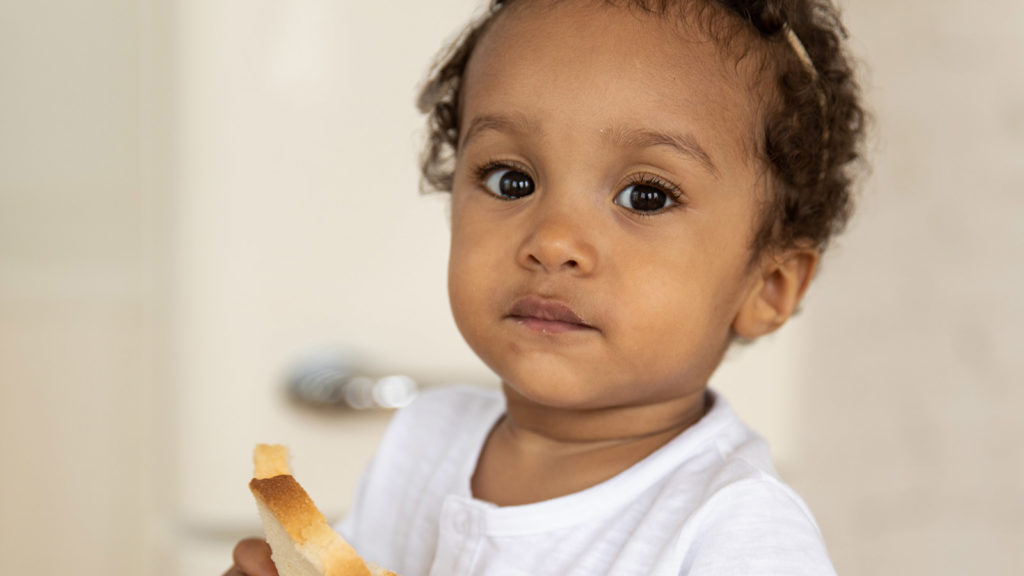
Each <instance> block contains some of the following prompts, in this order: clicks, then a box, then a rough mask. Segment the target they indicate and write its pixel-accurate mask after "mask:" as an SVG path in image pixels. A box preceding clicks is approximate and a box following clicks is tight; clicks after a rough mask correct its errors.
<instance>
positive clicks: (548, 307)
mask: <svg viewBox="0 0 1024 576" xmlns="http://www.w3.org/2000/svg"><path fill="white" fill-rule="evenodd" d="M508 317H509V318H511V319H513V320H515V321H517V322H519V323H521V324H522V325H524V326H526V327H527V328H531V329H534V330H538V331H541V332H548V333H563V332H569V331H573V330H594V329H595V328H594V327H593V326H591V325H589V324H587V323H586V322H584V321H583V319H582V318H580V316H579V315H578V314H576V312H575V311H573V309H572V308H570V307H569V306H568V305H566V304H563V303H562V302H559V301H557V300H548V299H544V298H538V297H536V296H528V297H526V298H520V299H519V300H517V301H516V302H515V304H513V305H512V309H511V310H509V313H508Z"/></svg>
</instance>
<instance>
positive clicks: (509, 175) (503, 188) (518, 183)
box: [484, 168, 534, 200]
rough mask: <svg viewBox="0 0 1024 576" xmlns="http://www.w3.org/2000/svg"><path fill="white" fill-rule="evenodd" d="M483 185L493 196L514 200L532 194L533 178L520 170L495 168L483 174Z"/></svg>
mask: <svg viewBox="0 0 1024 576" xmlns="http://www.w3.org/2000/svg"><path fill="white" fill-rule="evenodd" d="M484 177H485V178H486V179H485V180H484V186H485V187H486V188H487V189H488V190H489V191H491V193H493V194H494V195H495V196H498V197H500V198H504V199H507V200H515V199H517V198H522V197H524V196H529V195H530V194H533V188H534V184H533V179H532V178H530V177H529V176H528V175H526V174H525V173H524V172H522V171H521V170H516V169H514V168H496V169H492V170H489V171H488V172H487V173H485V174H484Z"/></svg>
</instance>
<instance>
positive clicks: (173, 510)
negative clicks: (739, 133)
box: [0, 0, 1024, 576]
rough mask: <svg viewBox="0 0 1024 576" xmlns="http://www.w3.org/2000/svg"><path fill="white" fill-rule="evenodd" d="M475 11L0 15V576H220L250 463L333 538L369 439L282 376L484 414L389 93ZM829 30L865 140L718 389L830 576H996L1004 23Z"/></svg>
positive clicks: (1018, 518) (214, 5) (1000, 507)
mask: <svg viewBox="0 0 1024 576" xmlns="http://www.w3.org/2000/svg"><path fill="white" fill-rule="evenodd" d="M477 5H478V4H477V2H476V1H475V0H444V1H441V0H436V1H432V2H419V1H412V0H404V1H402V2H388V3H384V2H351V1H346V2H343V1H330V0H292V1H290V2H276V1H270V0H259V1H242V0H220V1H217V2H210V1H208V0H181V1H178V2H172V1H170V0H142V1H139V0H136V1H131V0H94V1H93V2H89V3H84V2H77V1H71V0H50V1H47V2H15V1H13V0H0V83H2V84H0V463H2V469H3V473H2V474H0V495H2V496H0V498H2V509H3V513H2V514H0V541H2V542H4V543H5V545H4V553H3V554H0V573H3V574H40V575H49V574H53V575H56V574H77V575H80V576H89V575H96V576H100V575H104V576H105V575H109V574H152V575H161V576H163V575H178V574H180V575H182V576H184V575H192V576H198V575H199V574H220V573H221V572H223V570H224V569H225V568H226V567H227V564H228V562H229V550H230V548H231V544H232V542H233V541H234V540H235V539H237V538H238V537H239V536H241V535H245V534H252V533H255V532H256V531H257V530H258V526H257V524H256V516H255V509H254V507H253V506H252V503H251V502H250V500H249V495H248V491H247V490H246V488H245V483H246V482H247V479H248V475H249V462H248V454H249V450H250V449H251V445H252V443H253V442H256V441H268V440H272V441H283V442H287V443H289V444H291V445H292V446H293V449H294V452H295V454H296V457H295V465H296V469H297V471H298V472H297V473H298V474H299V475H300V479H301V480H302V481H303V482H304V483H305V484H306V485H307V487H308V488H309V490H310V492H311V493H313V495H314V497H316V498H317V500H318V501H320V502H321V504H322V505H323V507H324V508H325V509H326V510H327V511H328V513H329V514H330V515H332V516H336V515H339V514H341V513H342V512H343V511H344V509H345V506H346V502H347V500H348V499H349V497H350V496H351V490H352V485H353V482H354V479H355V477H356V475H357V474H358V471H359V469H360V468H361V466H362V464H363V463H364V462H365V461H366V459H367V458H368V457H369V455H370V454H371V453H372V450H373V444H374V442H375V439H376V437H377V435H378V434H379V431H380V429H381V428H382V426H383V424H384V420H385V419H384V418H383V417H375V416H373V415H366V416H360V417H358V418H353V417H351V416H346V415H340V414H324V413H313V412H310V411H308V410H305V409H300V408H296V407H295V406H293V405H289V404H287V403H284V402H282V401H281V377H282V374H283V372H284V371H285V370H286V369H287V367H288V366H289V365H290V364H291V363H292V362H294V361H295V360H296V359H298V358H301V357H302V356H303V355H304V354H307V353H309V352H311V351H316V350H320V349H323V348H331V349H347V350H350V351H352V352H354V353H355V354H357V355H358V357H359V358H361V359H362V361H363V362H364V363H365V364H366V365H367V366H368V367H371V369H373V370H380V371H405V372H408V373H411V374H414V375H415V376H417V377H420V378H424V379H427V380H432V381H448V380H453V379H456V380H466V381H471V382H476V383H480V384H483V385H488V384H493V382H492V379H491V378H490V377H489V376H488V375H487V373H486V371H484V370H483V369H482V368H481V367H480V366H479V364H478V363H477V362H476V360H475V359H474V358H473V357H472V355H471V354H470V353H469V352H468V351H467V350H466V349H465V347H464V345H463V344H462V343H461V341H460V340H459V338H458V336H457V333H456V332H455V329H454V326H453V325H452V323H451V321H450V319H449V317H448V312H447V301H446V297H445V293H444V265H445V264H444V263H445V251H446V242H447V226H446V222H445V205H444V199H443V198H419V197H417V195H416V192H415V190H416V178H417V176H416V167H415V163H416V162H415V159H416V153H417V145H418V141H419V140H418V134H419V133H420V130H421V128H420V126H421V122H420V119H419V117H418V116H417V114H416V113H415V111H414V109H413V106H412V101H413V98H414V94H415V87H416V85H417V84H418V83H419V81H420V80H421V79H422V77H423V74H424V71H425V69H426V67H427V65H428V63H429V62H430V61H431V59H432V56H433V54H434V53H435V51H436V50H437V49H438V47H439V46H440V44H441V41H442V39H444V38H447V37H449V36H450V35H451V34H452V33H453V32H454V31H456V30H457V28H458V26H459V25H460V24H461V22H463V21H464V20H465V18H466V16H467V15H468V14H470V13H472V11H473V10H474V8H475V7H476V6H477ZM984 6H985V9H984V10H981V9H980V8H979V4H978V3H976V2H969V1H967V0H949V1H945V2H934V1H931V2H928V1H924V0H914V1H904V2H899V3H894V2H882V1H879V0H875V1H861V2H848V3H847V5H846V14H847V18H848V24H849V27H850V29H851V32H852V33H853V36H854V41H853V47H854V49H855V50H856V52H857V53H858V54H860V55H862V56H863V57H864V58H865V60H866V67H865V68H866V70H865V71H866V73H867V74H866V76H865V82H864V84H865V88H866V92H867V97H868V99H869V102H870V103H871V106H872V108H873V110H874V113H875V127H874V135H873V138H872V144H871V157H872V160H873V163H874V171H873V174H872V175H871V176H870V178H869V179H868V180H867V181H866V183H865V186H864V192H863V196H862V201H861V206H860V211H859V213H858V215H857V218H856V219H855V221H854V224H853V226H852V227H851V229H850V230H849V232H848V234H846V235H845V236H844V237H843V238H842V239H841V241H840V243H839V244H838V245H837V246H836V249H835V250H834V252H833V253H831V254H830V255H829V258H828V260H827V261H826V266H825V269H824V272H823V273H822V275H821V277H820V278H819V281H818V283H817V284H816V285H815V286H814V287H813V289H812V291H811V294H810V296H809V298H808V301H807V302H806V305H805V312H804V314H803V315H802V316H801V317H799V318H798V319H797V320H796V321H795V322H794V323H793V324H792V325H790V326H788V327H787V328H786V329H785V330H783V332H782V333H780V334H778V335H777V336H775V337H772V338H771V339H769V340H767V341H765V342H761V343H758V344H757V345H756V346H754V347H752V348H750V349H746V350H739V351H736V352H737V353H736V354H733V355H732V357H731V358H730V359H729V360H728V362H727V364H726V365H725V366H724V367H723V370H722V372H721V373H720V374H719V375H718V376H717V381H718V383H717V386H718V387H719V388H720V389H721V390H723V391H724V393H725V394H726V396H727V397H728V398H729V399H730V400H731V401H732V402H733V404H734V405H735V406H736V407H737V409H738V410H739V411H740V413H741V414H743V415H744V416H745V417H746V418H747V419H748V420H749V421H750V422H751V423H752V424H753V425H754V426H755V427H756V428H758V429H759V430H761V431H762V432H763V433H764V434H765V435H766V436H768V438H769V440H770V441H771V442H772V444H773V447H774V451H775V454H776V456H777V459H778V461H779V464H780V468H781V469H782V472H783V474H784V476H785V477H786V478H787V479H788V480H789V481H790V482H791V483H792V484H793V485H794V486H795V487H796V488H797V489H798V491H800V492H801V493H802V494H803V495H804V496H805V498H806V499H807V500H808V502H809V503H810V505H811V508H812V509H813V510H814V511H815V513H816V515H817V517H818V519H819V521H820V524H821V526H822V530H823V531H824V533H825V537H826V541H827V542H828V544H829V547H830V549H831V551H832V555H833V559H834V561H835V564H836V567H837V569H838V570H839V572H840V573H841V574H879V575H881V574H887V575H888V574H892V575H903V574H936V575H945V574H949V575H953V574H1018V573H1021V572H1022V571H1024V546H1021V542H1024V448H1022V443H1021V440H1022V439H1024V418H1021V417H1020V412H1021V411H1022V410H1024V386H1022V384H1024V362H1022V359H1021V354H1020V352H1019V350H1020V349H1021V338H1020V337H1019V336H1018V335H1017V332H1018V330H1019V327H1020V326H1022V325H1024V303H1022V300H1021V297H1020V295H1021V294H1024V226H1021V225H1020V223H1019V222H1018V220H1019V219H1020V218H1021V216H1024V195H1022V194H1021V190H1022V188H1024V33H1022V32H1024V4H1021V3H1019V2H1013V1H1010V0H1000V1H993V2H987V3H985V4H984Z"/></svg>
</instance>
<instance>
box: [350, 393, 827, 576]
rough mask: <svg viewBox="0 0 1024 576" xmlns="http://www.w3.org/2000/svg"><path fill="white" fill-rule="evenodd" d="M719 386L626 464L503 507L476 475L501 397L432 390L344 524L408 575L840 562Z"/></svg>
mask: <svg viewBox="0 0 1024 576" xmlns="http://www.w3.org/2000/svg"><path fill="white" fill-rule="evenodd" d="M712 398H713V403H712V407H711V410H710V411H709V412H708V414H707V415H705V416H704V418H702V419H701V420H700V421H699V422H698V423H697V424H695V425H694V426H692V427H690V428H689V429H687V430H686V431H684V432H683V433H682V434H680V435H679V436H677V437H676V438H674V439H673V440H672V441H670V442H669V443H668V444H666V445H665V446H663V447H662V448H660V449H659V450H658V451H656V452H655V453H653V454H651V455H650V456H648V457H647V458H645V459H644V460H642V461H640V462H639V463H637V464H636V465H634V466H632V467H631V468H629V469H628V470H626V471H624V472H622V473H621V474H619V475H618V476H615V477H614V478H612V479H610V480H607V481H605V482H602V483H601V484H598V485H596V486H593V487H591V488H588V489H586V490H583V491H581V492H577V493H575V494H570V495H568V496H563V497H560V498H555V499H553V500H547V501H544V502H538V503H535V504H528V505H524V506H507V507H498V506H495V505H494V504H491V503H488V502H483V501H480V500H477V499H474V498H473V496H472V494H471V492H470V479H471V478H472V475H473V470H474V469H475V467H476V462H477V457H478V456H479V454H480V451H481V449H482V448H483V445H484V441H485V440H486V438H487V435H488V434H489V432H490V430H491V429H492V428H493V426H494V424H495V423H496V422H497V421H498V419H499V418H500V417H501V415H502V414H503V413H504V409H505V404H504V399H503V397H502V396H501V394H500V393H498V392H497V391H490V390H483V389H477V388H470V387H457V388H446V389H440V390H436V391H431V392H428V393H425V394H423V395H421V396H420V397H419V398H418V399H417V400H416V401H415V402H413V403H412V405H410V406H409V407H407V408H405V409H403V410H401V411H399V412H398V413H397V414H396V415H395V417H394V420H393V422H392V424H391V426H390V427H389V429H388V431H387V433H386V434H385V436H384V439H383V442H382V444H381V447H380V449H379V451H378V452H377V455H376V457H375V458H374V461H373V463H372V464H371V465H370V467H369V468H368V470H367V471H366V472H365V474H364V475H363V478H362V481H361V484H360V488H359V492H358V494H357V496H356V500H355V503H354V504H353V508H352V511H351V513H350V515H349V517H348V518H346V520H345V521H344V522H343V523H342V524H341V525H340V526H339V531H340V532H341V533H342V535H343V536H344V537H345V538H346V539H347V540H348V541H349V542H351V543H352V545H353V546H354V547H355V548H356V550H358V551H359V553H360V554H362V555H363V556H364V557H365V558H367V559H368V560H371V561H373V562H376V563H378V564H380V565H382V566H384V567H386V568H388V569H390V570H394V571H395V572H397V573H398V574H400V575H401V576H425V575H427V574H430V575H431V576H470V575H473V576H483V575H487V576H547V575H551V576H556V575H557V576H583V575H587V576H597V575H609V576H611V575H614V576H634V575H635V576H652V575H655V576H670V575H671V576H675V575H679V574H686V575H690V576H698V575H700V576H704V575H716V576H717V575H723V576H724V575H736V576H740V575H742V576H756V575H761V574H764V575H768V574H771V575H815V576H818V575H822V576H824V575H834V574H835V571H834V569H833V568H832V564H831V563H830V561H829V559H828V553H827V552H826V550H825V544H824V542H823V540H822V537H821V533H820V532H819V531H818V527H817V525H816V524H815V522H814V518H813V517H812V516H811V513H810V512H809V511H808V510H807V507H806V506H805V505H804V503H803V501H802V500H801V499H800V497H799V496H797V495H796V494H795V493H794V492H793V491H792V490H791V489H790V488H789V487H787V486H786V485H784V484H783V483H782V482H781V481H780V480H779V478H778V475H777V474H776V472H775V470H774V467H773V466H772V463H771V459H770V456H769V452H768V446H767V444H766V443H765V442H764V440H762V439H761V438H760V437H759V436H757V435H756V434H755V433H754V432H752V431H751V430H750V429H749V428H747V427H746V426H745V425H744V424H743V423H742V422H741V421H740V420H739V418H737V416H736V414H735V413H734V412H733V411H732V409H731V408H730V407H729V406H728V404H727V403H726V402H725V400H724V399H722V398H721V397H718V396H716V395H714V394H712Z"/></svg>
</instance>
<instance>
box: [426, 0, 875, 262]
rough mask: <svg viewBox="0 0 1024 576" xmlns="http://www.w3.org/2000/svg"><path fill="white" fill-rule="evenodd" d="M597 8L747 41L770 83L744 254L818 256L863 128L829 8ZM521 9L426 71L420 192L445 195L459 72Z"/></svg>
mask: <svg viewBox="0 0 1024 576" xmlns="http://www.w3.org/2000/svg"><path fill="white" fill-rule="evenodd" d="M604 1H605V2H607V3H610V4H617V5H626V6H629V7H631V8H635V9H640V10H643V11H647V12H652V13H656V14H662V15H664V14H665V13H666V12H667V11H668V10H669V9H670V8H679V9H682V8H691V7H695V8H698V10H697V13H699V14H702V15H704V16H710V17H704V18H702V22H703V23H704V24H705V27H706V28H707V29H708V31H709V32H710V33H712V34H713V35H714V37H715V38H716V39H717V40H719V41H720V42H723V43H727V44H729V45H730V48H733V47H734V45H733V40H736V39H737V37H739V36H747V37H748V38H747V42H745V43H741V44H743V46H742V49H743V50H742V53H741V54H738V57H739V58H744V57H746V56H747V55H749V54H750V53H753V54H755V55H756V56H757V57H758V58H760V59H761V63H762V66H761V70H762V72H763V73H764V74H768V75H770V76H768V77H767V78H762V82H763V81H764V80H768V84H765V85H766V86H769V87H772V86H774V90H773V91H772V92H773V93H771V94H769V95H768V97H767V99H766V100H767V101H766V102H765V105H766V109H765V110H763V111H762V114H761V116H760V118H761V122H762V125H761V126H759V127H757V132H756V134H758V136H757V139H758V140H760V141H759V142H755V145H756V150H757V153H758V154H759V155H760V156H761V157H762V160H763V161H764V164H765V165H766V166H767V167H768V168H769V171H768V173H769V176H770V178H769V187H768V190H769V193H768V194H767V195H766V197H765V199H764V202H763V206H762V210H761V221H760V222H759V224H758V228H757V230H756V232H755V235H754V238H753V245H752V250H753V253H754V255H755V256H756V255H758V254H760V253H761V252H762V251H763V250H764V249H765V248H787V247H794V246H810V247H814V248H817V249H819V250H824V249H825V248H826V247H827V245H828V243H829V241H830V239H831V238H833V237H834V236H835V235H836V234H837V233H839V232H840V231H841V230H842V229H843V227H844V226H845V224H846V221H847V220H848V218H849V216H850V213H851V211H852V199H851V185H852V182H853V176H854V167H855V166H856V165H857V164H858V162H857V160H858V159H859V158H860V147H861V144H862V141H863V136H864V123H865V112H864V110H863V109H862V107H861V104H860V89H859V87H858V85H857V83H856V80H855V78H854V73H853V65H852V62H851V59H850V57H849V56H848V55H847V53H846V51H845V49H844V47H843V42H844V40H845V39H846V37H847V33H846V30H845V28H844V27H843V24H842V22H841V21H840V18H839V13H838V11H837V9H836V8H835V7H834V6H833V5H832V4H831V3H830V2H829V0H747V1H744V0H689V2H687V1H686V0H604ZM520 2H522V0H492V3H491V5H490V7H489V9H488V11H487V12H486V13H484V14H483V16H482V17H480V18H479V19H478V20H476V21H475V22H473V23H472V24H471V25H470V26H469V27H468V28H467V29H466V30H465V31H464V32H463V33H462V35H461V36H460V37H459V38H458V39H457V40H456V41H455V42H453V43H452V44H451V45H450V46H449V47H448V49H447V50H446V51H445V52H443V53H442V54H441V56H440V58H439V59H438V60H437V63H436V64H435V65H434V67H433V68H432V70H431V73H430V76H429V78H428V80H427V82H426V84H425V85H424V87H423V90H422V92H421V93H420V97H419V101H418V104H419V108H420V111H421V112H423V113H425V114H428V115H429V118H428V126H429V128H428V129H429V132H428V138H427V143H426V148H425V150H424V152H423V156H422V159H421V162H422V164H421V168H422V181H421V188H422V189H423V190H424V191H429V190H435V191H448V192H450V191H451V187H452V182H453V178H454V159H455V154H456V148H457V146H458V139H459V121H460V111H459V98H460V92H461V88H462V78H463V74H464V73H465V70H466V65H467V63H468V62H469V59H470V56H471V55H472V53H473V50H474V48H475V47H476V45H477V44H478V42H479V41H480V39H481V37H483V35H484V34H485V33H486V32H487V29H488V28H489V27H490V25H491V24H492V23H493V22H494V20H495V19H496V17H497V16H498V15H499V14H500V13H501V12H502V11H503V10H505V9H507V7H508V5H510V4H517V3H520ZM721 16H725V18H722V17H721ZM744 30H745V31H746V34H743V31H744ZM737 32H741V34H736V33H737ZM793 35H795V37H796V38H797V39H799V40H794V39H793V38H792V36H793ZM802 52H805V54H804V53H802Z"/></svg>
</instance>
